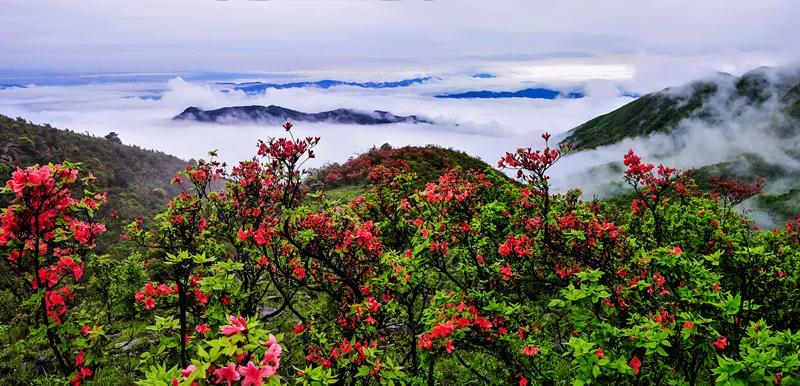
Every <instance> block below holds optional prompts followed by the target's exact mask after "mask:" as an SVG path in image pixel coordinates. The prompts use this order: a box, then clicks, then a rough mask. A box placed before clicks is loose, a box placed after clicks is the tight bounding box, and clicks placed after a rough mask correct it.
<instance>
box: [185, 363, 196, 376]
mask: <svg viewBox="0 0 800 386" xmlns="http://www.w3.org/2000/svg"><path fill="white" fill-rule="evenodd" d="M195 370H197V367H196V366H195V365H189V366H186V368H185V369H183V370H181V375H183V376H184V377H188V376H189V375H191V374H192V372H194V371H195Z"/></svg>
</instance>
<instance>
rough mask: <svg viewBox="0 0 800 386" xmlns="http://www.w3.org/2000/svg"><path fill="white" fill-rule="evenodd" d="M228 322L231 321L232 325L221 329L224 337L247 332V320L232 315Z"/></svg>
mask: <svg viewBox="0 0 800 386" xmlns="http://www.w3.org/2000/svg"><path fill="white" fill-rule="evenodd" d="M228 320H230V321H231V324H232V325H231V326H222V327H220V332H222V335H225V336H231V335H235V334H239V333H241V332H243V331H245V330H247V320H246V319H245V318H243V317H241V316H233V315H231V316H230V317H229V318H228Z"/></svg>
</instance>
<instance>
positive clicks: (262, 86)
mask: <svg viewBox="0 0 800 386" xmlns="http://www.w3.org/2000/svg"><path fill="white" fill-rule="evenodd" d="M432 79H433V77H430V76H425V77H419V78H411V79H403V80H399V81H390V82H346V81H341V80H331V79H324V80H318V81H313V82H290V83H263V82H245V83H217V84H219V85H222V86H233V89H234V90H239V91H244V92H245V93H247V94H260V93H263V92H265V91H266V90H267V89H271V88H272V89H278V90H280V89H286V88H301V87H318V88H324V89H327V88H331V87H335V86H351V87H360V88H395V87H408V86H411V85H414V84H420V83H425V82H428V81H430V80H432Z"/></svg>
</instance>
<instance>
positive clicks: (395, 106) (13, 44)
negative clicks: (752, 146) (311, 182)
mask: <svg viewBox="0 0 800 386" xmlns="http://www.w3.org/2000/svg"><path fill="white" fill-rule="evenodd" d="M2 10H3V12H2V13H0V84H2V83H19V84H22V85H26V86H28V87H27V88H9V89H0V114H5V115H11V116H21V117H24V118H26V119H29V120H32V121H34V122H37V123H50V124H52V125H53V126H56V127H60V128H70V129H73V130H75V131H79V132H88V133H91V134H94V135H98V136H101V135H105V134H106V133H108V132H109V131H116V132H118V133H119V134H120V136H121V138H122V140H123V141H124V142H125V143H132V144H137V145H140V146H144V147H147V148H155V149H159V150H163V151H166V152H169V153H172V154H176V155H178V156H180V157H182V158H184V159H189V158H200V157H202V156H203V155H204V154H205V152H206V151H207V150H212V149H220V152H221V154H222V156H223V157H224V158H226V159H227V160H229V161H236V160H240V159H244V158H248V157H249V156H250V155H251V154H252V151H253V149H254V144H255V142H256V139H258V138H264V137H267V136H271V135H281V130H282V129H280V128H279V127H270V126H264V125H258V124H253V125H237V126H230V125H228V126H222V125H208V124H205V125H202V124H191V123H178V122H173V121H171V120H170V119H171V117H173V116H174V115H176V114H178V113H180V112H181V111H182V110H183V109H185V108H186V107H189V106H198V107H201V108H220V107H224V106H234V105H242V104H264V105H266V104H276V105H280V106H284V107H288V108H294V109H298V110H302V111H305V112H318V111H323V110H329V109H335V108H340V107H345V108H353V109H360V110H365V111H372V110H387V111H390V112H392V113H394V114H398V115H407V114H419V115H423V116H426V117H429V118H431V119H432V120H434V121H435V122H436V124H434V125H389V126H379V127H378V126H354V125H331V124H314V125H310V124H301V125H296V127H297V130H298V131H299V132H300V133H301V134H314V135H321V136H322V137H323V141H322V144H321V148H320V151H319V152H318V154H319V155H320V156H319V160H317V162H318V163H324V162H337V161H338V162H341V161H343V160H345V159H346V158H347V157H350V156H352V155H354V154H357V153H358V152H360V151H364V150H366V149H368V148H369V147H371V146H373V145H378V146H380V145H381V144H382V143H384V142H388V143H391V144H392V145H395V146H400V145H406V144H417V145H424V144H428V143H433V144H439V145H444V146H450V147H454V148H457V149H461V150H465V151H467V152H468V153H471V154H475V155H477V156H479V157H481V158H482V159H484V160H486V161H488V162H489V163H492V164H493V163H494V161H495V160H496V159H498V158H499V157H500V156H501V155H502V154H503V153H504V152H505V151H508V150H512V149H513V148H514V147H516V146H531V145H536V144H537V142H536V138H538V137H539V135H540V134H541V133H542V132H544V131H549V132H551V133H554V134H556V135H558V134H562V133H564V132H565V131H567V130H569V129H571V128H573V127H575V126H577V125H579V124H581V123H583V122H585V121H586V120H588V119H591V118H593V117H595V116H597V115H600V114H604V113H606V112H609V111H611V110H613V109H615V108H618V107H620V106H622V105H623V104H625V103H628V102H630V101H631V100H632V98H630V97H627V96H623V95H621V92H623V91H625V92H632V93H638V94H644V93H648V92H652V91H657V90H660V89H662V88H664V87H668V86H677V85H681V84H683V83H686V82H688V81H691V80H693V79H697V78H701V77H705V76H709V75H711V74H714V73H715V72H717V71H724V72H729V73H732V74H734V75H740V74H742V73H744V72H746V71H748V70H751V69H753V68H756V67H759V66H784V65H792V64H796V63H798V60H800V28H797V27H796V21H797V20H800V5H798V4H797V2H794V1H779V0H759V1H702V2H697V1H648V2H644V1H604V2H598V1H570V2H567V1H561V2H553V1H546V2H545V1H534V0H526V1H515V0H495V1H484V0H480V1H472V0H434V1H422V0H407V1H371V0H316V1H303V0H269V1H234V0H231V1H210V0H208V1H206V0H192V1H175V0H159V1H149V0H139V1H127V0H119V1H114V2H108V1H79V2H75V1H58V0H52V1H34V2H32V1H18V0H5V1H4V2H3V6H2ZM478 72H480V73H491V74H494V75H495V76H496V77H495V78H491V79H476V78H473V77H472V76H471V75H472V74H475V73H478ZM418 76H432V77H434V78H435V79H434V80H433V81H431V82H427V83H424V84H417V85H414V86H411V87H402V88H394V89H382V90H369V89H361V88H357V87H348V86H342V87H334V88H331V89H318V88H299V89H286V90H269V91H268V92H266V93H265V94H263V95H255V96H254V95H245V94H243V93H240V92H223V91H222V90H220V88H219V87H218V85H216V84H215V82H216V81H271V82H284V81H293V80H311V81H313V80H320V79H338V80H345V81H388V80H393V81H394V80H401V79H408V78H412V77H418ZM526 87H548V88H555V89H559V90H569V89H573V88H580V89H581V90H584V91H585V92H586V97H585V98H582V99H565V98H559V99H555V100H534V99H520V98H514V99H493V100H486V99H465V100H450V99H438V98H434V97H433V96H434V95H436V94H439V93H452V92H462V91H470V90H495V91H514V90H519V89H522V88H526ZM152 96H156V97H157V98H156V99H147V98H148V97H152ZM142 97H144V98H145V99H142Z"/></svg>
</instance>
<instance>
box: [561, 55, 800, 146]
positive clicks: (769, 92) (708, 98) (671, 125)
mask: <svg viewBox="0 0 800 386" xmlns="http://www.w3.org/2000/svg"><path fill="white" fill-rule="evenodd" d="M772 100H775V101H776V102H777V103H779V104H781V105H782V111H783V112H784V113H787V114H788V115H789V116H793V117H794V118H797V119H800V71H798V70H786V69H781V70H775V69H769V68H759V69H756V70H753V71H750V72H748V73H746V74H744V75H742V76H741V77H738V78H737V77H734V76H732V75H729V74H719V75H718V76H716V77H714V78H711V79H705V80H698V81H694V82H691V83H689V84H686V85H683V86H680V87H675V88H667V89H664V90H661V91H658V92H654V93H650V94H647V95H644V96H642V97H640V98H638V99H636V100H635V101H633V102H630V103H628V104H626V105H624V106H622V107H620V108H618V109H616V110H614V111H612V112H610V113H608V114H604V115H601V116H599V117H597V118H594V119H591V120H589V121H588V122H586V123H584V124H581V125H580V126H578V127H575V128H574V129H572V130H570V131H569V132H567V135H566V137H565V138H564V139H563V140H562V143H571V144H572V145H573V147H574V149H575V150H576V151H581V150H588V149H594V148H597V147H600V146H605V145H611V144H614V143H617V142H619V141H621V140H623V139H625V138H634V137H642V136H647V135H650V134H654V133H669V132H671V131H673V130H675V129H678V128H679V127H680V123H681V122H683V121H684V120H686V119H695V120H698V121H701V122H704V123H708V124H711V125H713V124H718V123H721V122H718V115H719V110H725V111H726V112H727V113H728V114H730V115H732V116H735V115H737V114H739V113H742V112H743V111H744V110H745V109H748V108H759V107H762V106H764V105H765V104H767V103H770V102H771V101H772ZM776 129H785V128H784V127H781V128H777V127H776ZM783 133H784V134H787V133H786V132H785V130H783Z"/></svg>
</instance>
